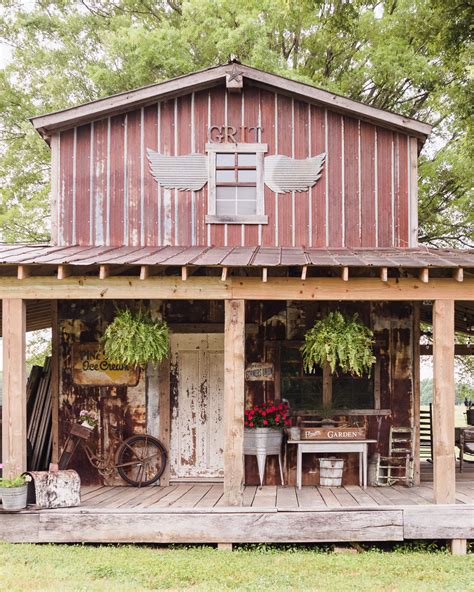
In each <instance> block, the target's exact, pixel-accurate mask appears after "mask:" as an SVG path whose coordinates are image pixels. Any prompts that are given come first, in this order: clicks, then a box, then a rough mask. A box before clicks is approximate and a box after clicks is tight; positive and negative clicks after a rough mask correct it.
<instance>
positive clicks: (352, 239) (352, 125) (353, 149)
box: [344, 117, 361, 247]
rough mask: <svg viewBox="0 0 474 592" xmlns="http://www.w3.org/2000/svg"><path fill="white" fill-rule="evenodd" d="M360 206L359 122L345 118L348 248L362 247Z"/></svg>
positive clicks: (345, 196)
mask: <svg viewBox="0 0 474 592" xmlns="http://www.w3.org/2000/svg"><path fill="white" fill-rule="evenodd" d="M360 206H361V204H360V192H359V122H358V121H357V119H352V118H351V117H344V207H345V216H344V225H345V244H346V246H348V247H359V246H360V240H361V237H360V214H361V207H360Z"/></svg>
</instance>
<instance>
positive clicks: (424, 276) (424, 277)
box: [419, 267, 430, 284]
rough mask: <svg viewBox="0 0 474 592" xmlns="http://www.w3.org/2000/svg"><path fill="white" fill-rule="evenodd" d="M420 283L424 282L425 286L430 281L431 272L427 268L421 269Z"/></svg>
mask: <svg viewBox="0 0 474 592" xmlns="http://www.w3.org/2000/svg"><path fill="white" fill-rule="evenodd" d="M419 277H420V282H423V283H424V284H427V283H428V282H429V281H430V271H429V269H428V268H427V267H423V269H420V275H419Z"/></svg>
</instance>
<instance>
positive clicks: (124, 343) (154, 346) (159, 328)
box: [102, 307, 169, 368]
mask: <svg viewBox="0 0 474 592" xmlns="http://www.w3.org/2000/svg"><path fill="white" fill-rule="evenodd" d="M102 345H103V347H104V353H105V356H106V357H107V359H109V360H111V361H114V362H117V363H121V364H127V365H129V366H132V367H142V368H143V367H144V366H146V364H148V363H152V364H153V365H156V364H158V363H159V362H161V360H163V359H165V358H167V357H168V351H169V330H168V325H167V324H166V323H165V322H164V321H160V320H155V319H153V318H152V316H151V314H150V312H149V311H147V310H145V309H143V308H142V307H140V308H139V309H138V310H136V311H135V310H130V309H129V308H124V309H122V310H119V311H118V312H117V314H116V316H115V318H114V320H113V321H112V323H110V325H109V326H108V327H107V329H106V330H105V333H104V336H103V338H102Z"/></svg>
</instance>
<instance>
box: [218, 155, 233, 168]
mask: <svg viewBox="0 0 474 592" xmlns="http://www.w3.org/2000/svg"><path fill="white" fill-rule="evenodd" d="M216 163H217V166H218V167H221V166H231V167H233V166H234V163H235V154H217V155H216Z"/></svg>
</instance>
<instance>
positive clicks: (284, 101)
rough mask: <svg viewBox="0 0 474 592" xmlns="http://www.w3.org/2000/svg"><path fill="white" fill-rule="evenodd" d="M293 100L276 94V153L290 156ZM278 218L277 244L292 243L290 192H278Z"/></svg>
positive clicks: (276, 222) (292, 225) (293, 222)
mask: <svg viewBox="0 0 474 592" xmlns="http://www.w3.org/2000/svg"><path fill="white" fill-rule="evenodd" d="M292 106H293V101H292V99H291V98H289V97H287V96H285V95H278V113H277V125H278V149H277V153H278V154H285V155H286V156H292V131H293V130H292V112H293V109H292ZM277 201H278V204H277V206H278V218H276V217H275V218H276V219H275V224H277V225H278V242H277V243H276V244H279V245H288V246H291V245H292V244H293V241H292V238H293V229H294V224H295V221H294V215H293V214H294V212H293V211H292V207H291V206H292V194H291V193H279V194H278V198H277Z"/></svg>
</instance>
